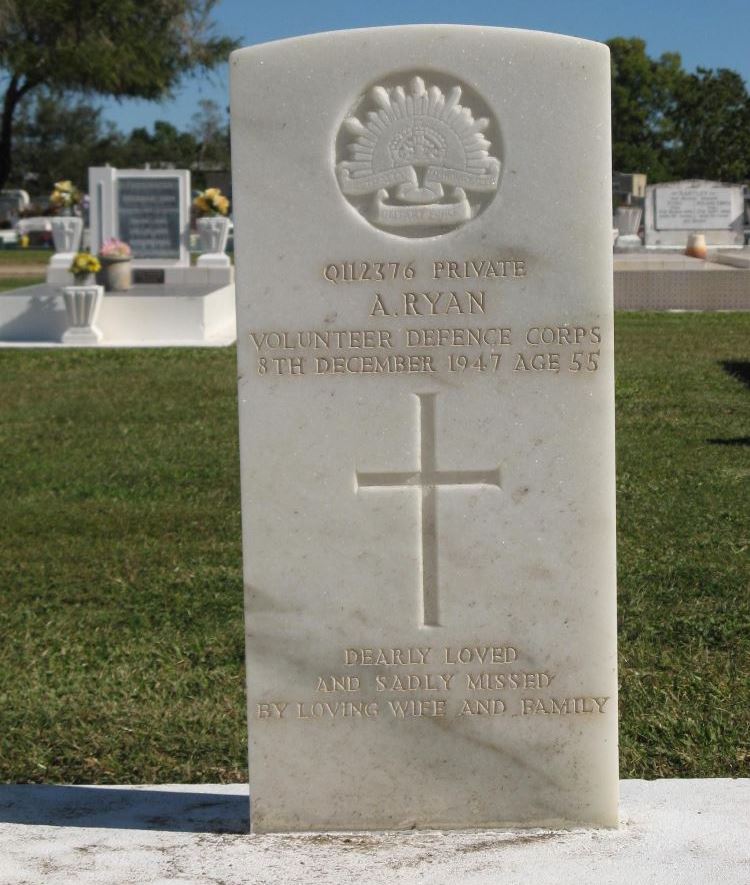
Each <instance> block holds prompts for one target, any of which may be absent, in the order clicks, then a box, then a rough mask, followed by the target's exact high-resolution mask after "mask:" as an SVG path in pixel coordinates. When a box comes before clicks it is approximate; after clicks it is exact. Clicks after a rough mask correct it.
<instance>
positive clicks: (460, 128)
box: [336, 77, 500, 237]
mask: <svg viewBox="0 0 750 885" xmlns="http://www.w3.org/2000/svg"><path fill="white" fill-rule="evenodd" d="M461 97H462V88H461V87H460V86H458V85H456V86H452V87H450V88H448V89H447V90H446V92H443V90H442V89H440V88H439V87H438V86H436V85H430V86H428V85H426V84H425V81H424V80H423V79H422V78H421V77H414V78H412V79H411V81H410V83H409V86H408V91H407V89H404V87H403V86H394V87H391V88H387V87H385V86H375V87H373V88H372V89H371V90H370V92H369V93H368V94H367V95H366V96H365V97H364V98H363V99H362V101H361V102H360V103H359V105H358V106H357V107H356V108H355V109H354V111H353V112H352V114H351V115H350V116H348V117H347V118H346V119H345V120H344V122H343V127H342V128H343V130H344V132H343V138H341V137H340V144H342V147H343V157H344V158H342V159H340V160H339V162H338V163H337V165H336V175H337V178H338V182H339V186H340V187H341V190H342V192H343V193H344V195H345V196H346V197H347V199H349V202H351V203H352V204H353V205H354V206H355V208H357V209H358V211H359V212H360V213H361V214H362V215H363V216H364V217H365V218H366V219H367V220H368V221H369V222H371V223H372V224H374V225H375V226H376V227H379V228H381V229H384V230H389V231H392V232H393V233H398V234H401V235H402V236H411V237H415V236H416V237H425V236H435V235H436V234H440V233H445V232H447V231H450V230H454V229H455V228H457V227H459V226H460V225H462V224H465V223H466V222H467V221H469V220H470V219H472V218H473V217H474V216H475V215H477V214H478V213H479V212H480V211H482V209H484V207H485V206H486V205H487V203H488V202H489V201H490V200H491V198H492V196H493V195H494V193H495V191H497V187H498V182H499V177H500V161H499V160H498V159H497V157H495V156H493V155H492V152H491V151H492V145H491V143H490V141H489V140H488V138H487V134H486V133H487V130H488V129H489V128H490V119H489V117H488V116H480V117H478V118H475V117H474V114H473V113H472V110H471V108H469V107H467V105H465V104H461Z"/></svg>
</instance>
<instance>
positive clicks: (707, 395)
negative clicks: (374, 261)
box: [0, 314, 750, 783]
mask: <svg viewBox="0 0 750 885" xmlns="http://www.w3.org/2000/svg"><path fill="white" fill-rule="evenodd" d="M749 342H750V314H715V315H710V314H707V315H696V314H684V315H665V314H652V315H646V314H630V315H620V316H619V317H618V323H617V351H618V354H617V370H618V391H617V417H618V492H619V501H618V514H619V573H620V579H619V584H620V660H621V684H622V695H621V716H622V722H621V744H622V748H621V771H622V775H623V776H625V777H663V776H679V777H707V776H729V775H740V774H747V771H748V761H749V759H750V757H749V756H748V746H747V743H746V741H747V737H748V709H750V684H749V682H748V675H747V674H748V660H750V629H749V628H750V617H749V607H748V582H749V578H750V518H748V501H749V500H750V439H749V435H750V427H749V421H750V387H749V385H750V343H749ZM234 359H235V356H234V351H233V350H231V349H230V350H208V349H206V350H142V351H134V350H127V351H105V350H99V351H73V350H68V351H59V350H58V351H51V350H50V351H42V350H36V351H28V350H27V351H20V350H5V351H0V464H2V469H0V525H2V527H3V532H2V534H0V636H2V642H1V643H0V780H7V781H68V782H99V783H143V782H146V783H148V782H160V781H161V782H169V781H172V782H174V781H185V782H190V781H193V782H195V781H235V780H244V779H245V778H246V769H245V716H244V699H243V630H242V578H241V549H240V503H239V486H238V479H239V476H238V474H239V469H238V460H237V421H236V405H235V365H234ZM743 741H744V743H743Z"/></svg>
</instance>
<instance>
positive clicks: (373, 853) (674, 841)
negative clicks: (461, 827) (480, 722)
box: [0, 779, 750, 885]
mask: <svg viewBox="0 0 750 885" xmlns="http://www.w3.org/2000/svg"><path fill="white" fill-rule="evenodd" d="M620 806H621V814H620V819H621V823H620V828H619V829H618V830H571V831H557V830H512V831H499V830H492V831H472V832H458V833H442V832H435V833H428V832H413V833H359V834H348V835H347V834H346V833H337V834H335V835H326V834H320V833H306V834H301V835H270V836H250V835H248V833H247V830H248V801H247V786H246V785H242V784H234V785H229V786H217V785H212V784H200V785H191V784H179V785H161V786H139V787H64V786H61V787H57V786H39V785H20V786H11V785H5V786H0V858H2V861H1V864H2V867H1V872H2V881H3V883H6V885H27V883H28V885H31V883H34V885H36V883H39V882H44V883H46V885H58V883H60V885H62V883H70V882H75V883H76V885H126V883H127V885H131V883H135V882H148V883H152V885H157V883H167V882H170V883H179V885H198V883H200V885H207V883H215V885H219V883H222V885H235V883H236V885H239V883H248V885H277V883H278V885H281V883H284V885H286V883H290V882H304V883H306V885H315V883H346V882H367V883H368V885H377V883H394V882H397V883H404V885H409V883H415V885H416V883H430V885H441V883H451V885H456V883H461V885H467V883H468V885H498V883H502V885H521V883H524V885H525V883H534V885H563V883H575V885H589V883H591V885H594V883H595V885H616V883H623V885H633V883H639V885H646V883H652V885H667V883H669V885H682V883H684V885H688V883H689V885H695V883H696V882H700V883H701V885H711V883H716V885H740V883H743V885H745V883H747V882H748V881H750V851H749V850H748V839H747V834H748V831H749V827H750V779H743V780H723V779H722V780H663V781H638V780H633V781H622V782H621V803H620Z"/></svg>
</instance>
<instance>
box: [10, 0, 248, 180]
mask: <svg viewBox="0 0 750 885" xmlns="http://www.w3.org/2000/svg"><path fill="white" fill-rule="evenodd" d="M216 3H217V0H149V3H148V4H144V3H143V2H142V0H0V70H2V71H3V72H4V87H5V91H4V93H2V101H1V105H2V111H1V116H0V188H2V187H3V186H4V185H5V183H6V182H7V180H8V176H9V174H10V170H11V158H12V147H13V134H14V123H15V120H16V116H17V113H18V109H19V105H20V103H21V102H22V100H23V99H24V97H25V96H27V95H29V93H31V92H33V91H34V90H37V89H40V88H41V87H43V86H45V85H47V86H50V87H54V88H55V89H56V90H61V91H62V90H64V91H69V92H75V93H79V94H83V95H86V96H92V95H100V96H114V97H115V98H144V99H150V100H156V99H160V98H164V97H165V96H168V95H169V94H170V93H171V92H172V91H173V90H174V88H175V87H176V86H177V84H178V83H179V82H180V81H181V80H182V79H183V77H185V76H187V75H190V74H195V73H198V72H201V71H204V72H205V71H209V70H211V69H213V68H214V67H216V65H218V64H219V63H220V62H222V61H224V60H225V59H226V57H227V55H228V54H229V52H230V50H231V49H233V48H234V46H235V43H234V41H232V40H230V39H228V38H226V37H221V36H217V35H216V34H215V33H214V25H213V22H212V19H211V13H212V11H213V9H214V7H215V6H216Z"/></svg>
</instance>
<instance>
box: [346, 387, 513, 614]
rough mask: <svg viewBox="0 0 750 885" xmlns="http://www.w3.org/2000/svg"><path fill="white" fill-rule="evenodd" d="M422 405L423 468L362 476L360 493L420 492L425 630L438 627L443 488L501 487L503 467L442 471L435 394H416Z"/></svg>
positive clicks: (361, 474)
mask: <svg viewBox="0 0 750 885" xmlns="http://www.w3.org/2000/svg"><path fill="white" fill-rule="evenodd" d="M415 395H416V398H417V401H418V402H419V466H418V467H417V469H416V470H411V471H404V472H399V473H360V472H359V471H357V473H356V479H357V490H359V489H373V488H381V489H382V488H416V489H418V490H419V493H420V502H421V506H420V527H421V542H422V543H421V547H422V555H421V566H422V567H421V572H422V609H423V623H424V626H425V627H438V626H440V621H439V606H438V552H437V490H438V487H441V486H476V485H483V486H497V488H500V468H499V467H496V468H494V469H492V470H438V469H437V467H436V465H435V394H434V393H418V394H415Z"/></svg>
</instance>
